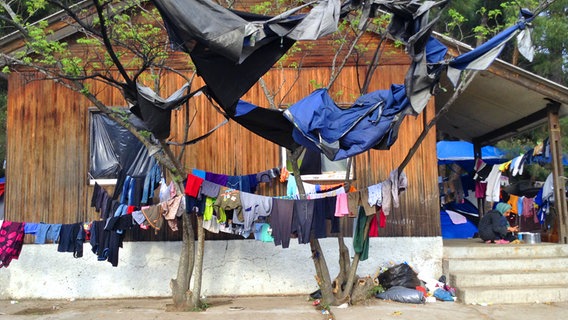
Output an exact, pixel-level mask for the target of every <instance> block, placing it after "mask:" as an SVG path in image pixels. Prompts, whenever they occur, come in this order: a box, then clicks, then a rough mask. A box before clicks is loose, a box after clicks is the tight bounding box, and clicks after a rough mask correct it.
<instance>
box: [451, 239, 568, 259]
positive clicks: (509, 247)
mask: <svg viewBox="0 0 568 320" xmlns="http://www.w3.org/2000/svg"><path fill="white" fill-rule="evenodd" d="M479 241H481V240H479ZM443 254H444V258H448V259H454V258H456V259H461V258H470V259H475V258H483V259H487V258H507V259H508V258H545V257H562V256H564V257H568V245H559V244H553V243H541V244H532V245H528V244H486V243H479V244H475V245H469V246H446V245H444V253H443Z"/></svg>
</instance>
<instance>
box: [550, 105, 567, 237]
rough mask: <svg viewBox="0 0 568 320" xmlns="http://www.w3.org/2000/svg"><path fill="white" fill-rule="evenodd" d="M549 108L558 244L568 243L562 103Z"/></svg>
mask: <svg viewBox="0 0 568 320" xmlns="http://www.w3.org/2000/svg"><path fill="white" fill-rule="evenodd" d="M547 108H548V131H549V141H550V157H551V159H552V178H553V179H552V181H553V185H554V206H555V207H556V214H557V215H558V242H559V243H564V244H567V243H568V226H567V224H566V221H567V220H568V214H567V211H566V188H565V181H564V166H563V164H562V144H561V141H560V138H561V135H560V124H559V120H558V119H559V116H558V111H559V110H560V103H558V102H556V101H553V100H550V102H549V103H548V104H547Z"/></svg>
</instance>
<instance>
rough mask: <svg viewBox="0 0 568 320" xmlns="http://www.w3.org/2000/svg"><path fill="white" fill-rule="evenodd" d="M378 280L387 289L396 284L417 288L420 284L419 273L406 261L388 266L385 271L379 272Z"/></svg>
mask: <svg viewBox="0 0 568 320" xmlns="http://www.w3.org/2000/svg"><path fill="white" fill-rule="evenodd" d="M378 280H379V283H380V284H381V286H383V288H385V289H387V290H388V289H389V288H391V287H395V286H400V287H405V288H410V289H416V287H417V286H419V285H420V279H418V274H417V273H416V271H414V270H413V269H412V268H411V267H410V266H409V265H408V264H406V263H401V264H397V265H396V266H393V267H390V268H388V269H387V270H386V271H385V272H383V273H381V274H379V276H378Z"/></svg>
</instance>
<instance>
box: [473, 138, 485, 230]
mask: <svg viewBox="0 0 568 320" xmlns="http://www.w3.org/2000/svg"><path fill="white" fill-rule="evenodd" d="M473 159H474V161H477V159H483V158H482V154H481V144H480V143H479V142H475V141H474V142H473ZM477 212H478V214H479V219H481V218H482V217H483V215H484V214H485V201H484V199H483V198H477Z"/></svg>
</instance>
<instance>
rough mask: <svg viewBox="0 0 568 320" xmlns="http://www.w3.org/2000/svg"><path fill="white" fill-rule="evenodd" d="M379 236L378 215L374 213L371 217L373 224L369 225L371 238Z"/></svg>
mask: <svg viewBox="0 0 568 320" xmlns="http://www.w3.org/2000/svg"><path fill="white" fill-rule="evenodd" d="M378 236H379V223H378V221H377V215H376V214H374V215H373V217H372V218H371V224H370V225H369V238H370V237H378Z"/></svg>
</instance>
